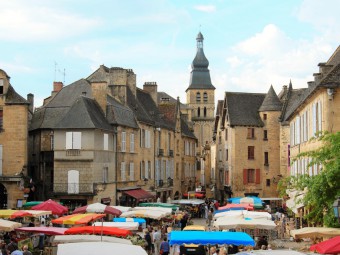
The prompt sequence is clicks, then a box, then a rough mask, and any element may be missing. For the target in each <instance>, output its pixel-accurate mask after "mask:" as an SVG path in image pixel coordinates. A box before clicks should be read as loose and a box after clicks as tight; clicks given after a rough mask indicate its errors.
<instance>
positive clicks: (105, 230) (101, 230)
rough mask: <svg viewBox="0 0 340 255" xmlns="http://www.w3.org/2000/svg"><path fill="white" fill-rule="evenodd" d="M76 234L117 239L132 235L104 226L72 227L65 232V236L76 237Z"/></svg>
mask: <svg viewBox="0 0 340 255" xmlns="http://www.w3.org/2000/svg"><path fill="white" fill-rule="evenodd" d="M76 234H99V235H100V234H103V235H110V236H118V237H127V236H129V235H132V232H131V231H130V230H127V229H121V228H115V227H104V226H84V227H73V228H69V229H67V230H66V231H65V235H76Z"/></svg>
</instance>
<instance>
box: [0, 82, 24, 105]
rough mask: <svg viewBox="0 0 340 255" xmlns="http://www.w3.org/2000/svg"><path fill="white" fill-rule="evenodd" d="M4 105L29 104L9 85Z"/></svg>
mask: <svg viewBox="0 0 340 255" xmlns="http://www.w3.org/2000/svg"><path fill="white" fill-rule="evenodd" d="M5 103H6V104H29V102H28V101H27V100H26V99H24V98H23V97H22V96H20V95H19V94H18V93H17V92H16V91H15V90H14V88H13V87H12V86H11V85H9V86H8V90H7V93H6V101H5Z"/></svg>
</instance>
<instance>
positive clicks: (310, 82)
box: [307, 81, 315, 88]
mask: <svg viewBox="0 0 340 255" xmlns="http://www.w3.org/2000/svg"><path fill="white" fill-rule="evenodd" d="M307 84H308V88H310V87H312V86H314V85H315V81H309V82H307Z"/></svg>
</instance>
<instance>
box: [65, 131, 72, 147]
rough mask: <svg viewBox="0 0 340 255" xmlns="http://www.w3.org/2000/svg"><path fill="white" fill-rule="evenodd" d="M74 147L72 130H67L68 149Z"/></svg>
mask: <svg viewBox="0 0 340 255" xmlns="http://www.w3.org/2000/svg"><path fill="white" fill-rule="evenodd" d="M71 149H72V132H66V150H71Z"/></svg>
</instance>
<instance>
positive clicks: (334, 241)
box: [310, 235, 340, 254]
mask: <svg viewBox="0 0 340 255" xmlns="http://www.w3.org/2000/svg"><path fill="white" fill-rule="evenodd" d="M310 250H311V251H314V252H315V251H317V252H318V253H321V254H338V253H340V235H339V236H337V237H334V238H331V239H328V240H326V241H323V242H320V243H318V244H314V245H312V246H311V247H310Z"/></svg>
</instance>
